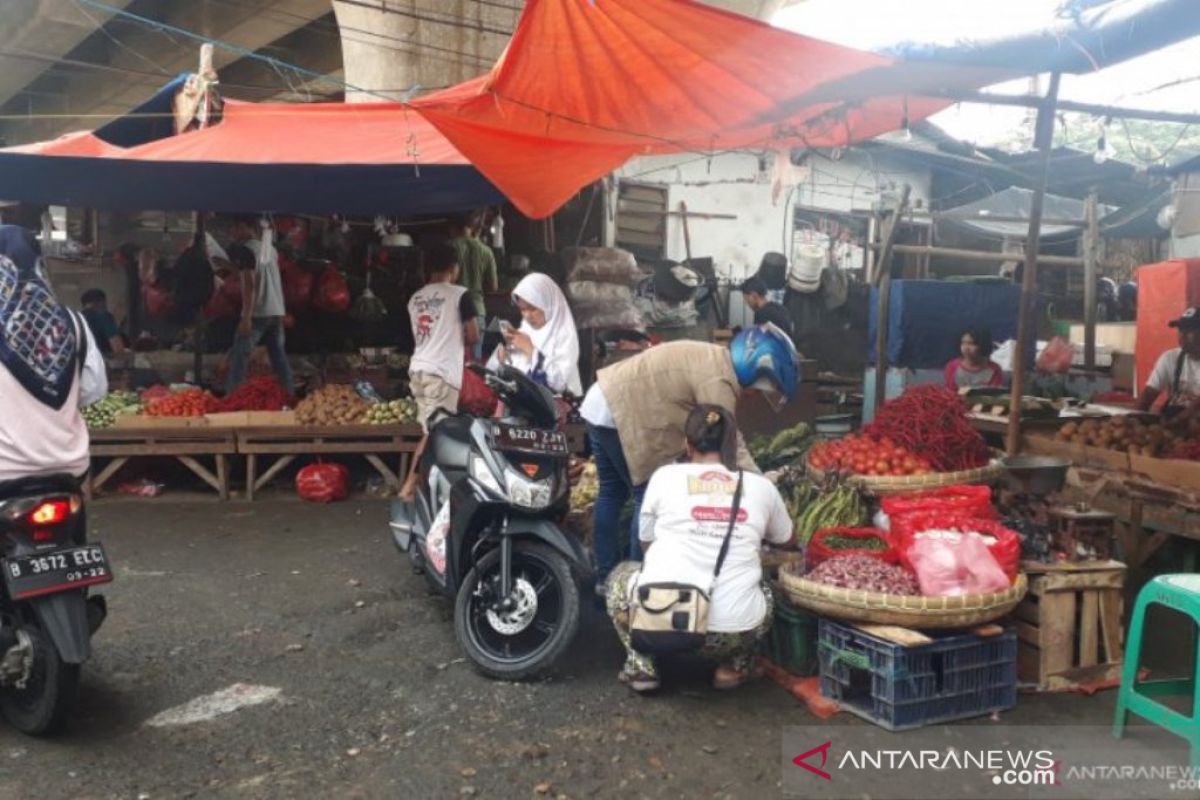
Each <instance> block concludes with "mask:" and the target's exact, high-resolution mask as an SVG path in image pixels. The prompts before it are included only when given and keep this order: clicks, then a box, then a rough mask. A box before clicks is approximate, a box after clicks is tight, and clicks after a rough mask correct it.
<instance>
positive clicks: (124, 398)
mask: <svg viewBox="0 0 1200 800" xmlns="http://www.w3.org/2000/svg"><path fill="white" fill-rule="evenodd" d="M80 413H81V414H82V415H83V421H84V422H86V423H87V426H88V427H89V428H92V429H93V430H96V429H99V428H111V427H112V426H113V425H115V424H116V421H117V417H122V416H127V415H135V416H136V415H137V414H140V413H142V403H141V401H140V400H139V399H138V396H137V394H136V393H135V392H113V393H111V394H109V395H106V396H105V397H103V398H102V399H100V400H99V401H97V402H95V403H92V404H91V405H90V406H87V407H85V408H83V409H82V410H81V411H80Z"/></svg>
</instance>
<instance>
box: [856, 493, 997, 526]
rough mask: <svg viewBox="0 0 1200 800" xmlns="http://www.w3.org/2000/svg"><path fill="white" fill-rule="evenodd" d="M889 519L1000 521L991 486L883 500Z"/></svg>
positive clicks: (884, 509)
mask: <svg viewBox="0 0 1200 800" xmlns="http://www.w3.org/2000/svg"><path fill="white" fill-rule="evenodd" d="M879 505H880V506H881V507H882V508H883V512H884V513H885V514H887V516H888V519H889V520H893V519H895V518H897V517H902V516H904V515H905V514H929V513H933V514H952V515H954V516H962V517H974V518H976V519H996V518H997V514H996V509H995V508H994V507H993V506H992V490H991V489H990V488H988V487H987V486H965V485H964V486H946V487H943V488H941V489H932V490H930V491H928V492H916V493H913V494H900V495H892V496H889V497H884V498H882V499H881V500H880V501H879Z"/></svg>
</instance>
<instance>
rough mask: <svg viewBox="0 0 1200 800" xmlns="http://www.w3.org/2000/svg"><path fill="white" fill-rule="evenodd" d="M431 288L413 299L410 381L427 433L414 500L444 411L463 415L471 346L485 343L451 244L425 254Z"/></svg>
mask: <svg viewBox="0 0 1200 800" xmlns="http://www.w3.org/2000/svg"><path fill="white" fill-rule="evenodd" d="M425 271H426V274H427V276H428V280H427V282H426V284H425V285H424V286H423V287H421V288H420V289H419V290H418V291H417V292H416V294H414V295H413V296H412V299H411V300H409V301H408V317H409V320H410V322H411V323H412V332H413V341H414V342H415V343H416V348H415V350H414V351H413V356H412V359H411V361H410V362H409V365H408V383H409V388H410V389H411V390H412V395H413V399H414V400H415V401H416V402H417V421H418V422H420V423H421V427H422V428H423V429H424V431H425V435H424V436H423V437H421V443H420V444H419V445H418V446H417V451H416V453H415V454H414V455H413V460H412V463H413V466H412V469H410V470H409V473H408V478H407V479H405V481H404V486H403V488H402V489H401V490H400V498H401V499H402V500H405V501H410V502H411V501H412V499H413V497H414V496H415V495H416V490H417V481H418V480H419V479H420V461H421V456H422V455H423V454H424V452H425V443H426V442H427V441H428V440H429V428H430V426H431V424H432V423H433V422H434V416H435V415H436V414H437V413H438V412H443V411H444V412H446V413H448V414H454V413H457V411H458V394H459V391H460V390H461V389H462V378H463V363H464V362H465V360H466V348H468V347H470V346H472V345H474V344H475V342H477V341H478V340H479V325H478V323H477V322H476V320H475V304H474V302H472V300H471V297H470V296H469V295H468V293H467V290H466V288H465V287H463V286H457V285H455V281H456V280H457V279H458V254H457V253H456V252H455V250H454V248H452V247H451V246H449V245H438V246H437V247H434V248H432V249H430V250H429V251H428V252H427V253H426V254H425Z"/></svg>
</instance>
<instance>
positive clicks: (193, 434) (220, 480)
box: [85, 426, 237, 500]
mask: <svg viewBox="0 0 1200 800" xmlns="http://www.w3.org/2000/svg"><path fill="white" fill-rule="evenodd" d="M236 452H237V439H236V436H235V433H234V430H233V429H232V428H216V427H209V426H197V427H186V426H185V427H178V428H173V427H161V426H155V427H147V428H134V427H125V428H109V429H104V430H95V431H92V432H91V454H92V457H93V458H111V459H112V460H111V461H110V462H108V464H106V465H105V466H104V468H103V469H102V470H100V471H99V472H98V473H95V475H94V476H92V477H90V478H89V480H88V481H86V485H85V489H86V491H87V494H88V495H89V497H90V496H91V494H92V493H93V492H95V491H96V490H98V489H101V488H103V486H104V484H105V483H107V482H108V480H109V479H110V478H112V476H113V475H114V474H116V472H117V470H119V469H120V468H121V467H123V466H125V464H126V463H127V462H128V461H129V459H131V458H142V457H158V458H163V457H169V458H175V459H177V460H178V461H179V462H180V463H181V464H183V465H184V466H185V467H187V468H188V469H189V470H191V471H192V472H194V473H195V474H196V475H197V476H198V477H199V478H200V479H201V480H203V481H204V482H205V483H207V484H208V485H209V486H211V487H212V488H213V489H215V490H216V491H217V492H218V493H219V494H220V495H221V499H222V500H228V499H229V456H231V455H233V454H235V453H236ZM201 456H205V457H207V456H211V457H212V458H213V460H214V462H215V469H216V472H215V474H214V473H213V471H212V470H209V469H208V468H207V467H206V466H205V465H203V464H201V463H200V461H199V460H198V457H201Z"/></svg>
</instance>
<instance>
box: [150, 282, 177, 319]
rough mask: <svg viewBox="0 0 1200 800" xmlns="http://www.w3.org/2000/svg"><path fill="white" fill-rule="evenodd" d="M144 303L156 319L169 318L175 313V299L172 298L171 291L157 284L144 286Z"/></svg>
mask: <svg viewBox="0 0 1200 800" xmlns="http://www.w3.org/2000/svg"><path fill="white" fill-rule="evenodd" d="M142 305H143V306H145V307H146V313H147V314H149V315H150V316H151V317H153V318H154V319H167V318H168V317H170V316H171V315H172V314H174V313H175V301H174V300H172V299H171V293H170V292H169V291H167V290H166V289H160V288H159V287H157V286H143V287H142Z"/></svg>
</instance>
